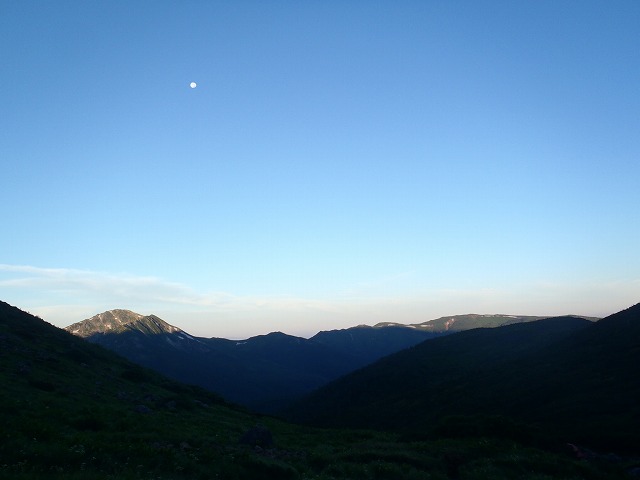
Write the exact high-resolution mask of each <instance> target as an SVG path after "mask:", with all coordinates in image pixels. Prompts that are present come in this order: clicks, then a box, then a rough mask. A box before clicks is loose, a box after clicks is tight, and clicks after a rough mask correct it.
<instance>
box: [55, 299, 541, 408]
mask: <svg viewBox="0 0 640 480" xmlns="http://www.w3.org/2000/svg"><path fill="white" fill-rule="evenodd" d="M539 318H540V317H532V316H515V315H474V314H469V315H454V316H449V317H442V318H439V319H435V320H431V321H428V322H423V323H419V324H413V325H400V324H395V323H383V324H378V325H375V326H373V327H371V326H366V325H361V326H358V327H352V328H347V329H341V330H330V331H322V332H319V333H318V334H316V335H314V336H313V337H311V338H310V339H304V338H300V337H294V336H290V335H286V334H284V333H280V332H272V333H270V334H267V335H259V336H256V337H251V338H248V339H246V340H241V341H232V340H227V339H224V338H202V337H194V336H192V335H189V334H188V333H186V332H184V331H183V330H181V329H180V328H178V327H175V326H173V325H170V324H168V323H167V322H165V321H164V320H162V319H160V318H158V317H157V316H155V315H148V316H145V315H141V314H139V313H135V312H132V311H129V310H110V311H108V312H104V313H100V314H98V315H95V316H93V317H91V318H89V319H86V320H83V321H81V322H78V323H75V324H73V325H70V326H68V327H67V328H66V330H67V331H69V332H71V333H73V334H75V335H78V336H81V337H83V338H85V339H86V340H88V341H90V342H92V343H97V344H99V345H102V346H104V347H106V348H108V349H110V350H112V351H114V352H116V353H118V354H120V355H122V356H124V357H126V358H128V359H129V360H132V361H134V362H136V363H138V364H140V365H143V366H145V367H148V368H151V369H154V370H156V371H158V372H160V373H162V374H164V375H167V376H169V377H171V378H173V379H176V380H178V381H181V382H186V383H189V384H193V385H199V386H201V387H204V388H206V389H208V390H211V391H214V392H216V393H219V394H220V395H222V396H223V397H224V398H225V399H227V400H229V401H231V402H234V403H238V404H241V405H244V406H246V407H248V408H250V409H251V410H254V411H260V412H269V413H275V412H278V411H280V410H282V409H283V408H284V407H286V406H287V405H288V404H290V403H291V402H292V401H294V400H295V399H297V398H299V397H301V396H303V395H305V394H308V393H310V392H311V391H313V390H314V389H316V388H319V387H321V386H322V385H325V384H327V383H329V382H330V381H332V380H335V379H337V378H339V377H340V376H342V375H345V374H347V373H350V372H353V371H354V370H357V369H359V368H361V367H364V366H366V365H368V364H370V363H372V362H374V361H376V360H378V359H380V358H382V357H384V356H386V355H389V354H392V353H395V352H398V351H400V350H403V349H405V348H408V347H411V346H414V345H417V344H418V343H421V342H422V341H425V340H428V339H432V338H436V337H440V336H443V335H448V334H451V333H456V332H460V331H463V330H468V329H473V328H478V327H496V326H499V325H506V324H513V323H523V322H531V321H534V320H538V319H539Z"/></svg>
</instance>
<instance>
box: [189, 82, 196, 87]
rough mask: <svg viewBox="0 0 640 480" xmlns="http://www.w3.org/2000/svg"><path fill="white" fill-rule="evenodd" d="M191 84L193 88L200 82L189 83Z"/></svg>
mask: <svg viewBox="0 0 640 480" xmlns="http://www.w3.org/2000/svg"><path fill="white" fill-rule="evenodd" d="M189 86H190V87H191V88H196V87H197V86H198V84H197V83H196V82H191V83H190V84H189Z"/></svg>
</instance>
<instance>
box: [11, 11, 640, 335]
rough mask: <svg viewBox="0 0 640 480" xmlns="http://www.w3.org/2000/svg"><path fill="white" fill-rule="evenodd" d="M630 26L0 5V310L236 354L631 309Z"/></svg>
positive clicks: (639, 296)
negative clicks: (460, 322) (394, 330)
mask: <svg viewBox="0 0 640 480" xmlns="http://www.w3.org/2000/svg"><path fill="white" fill-rule="evenodd" d="M638 25H640V3H638V2H637V1H631V0H629V1H616V2H589V1H562V0H553V1H536V2H512V1H451V2H449V1H447V2H444V1H416V2H409V1H397V2H373V1H345V2H342V1H341V2H317V1H297V2H293V1H275V2H258V1H255V2H249V1H246V2H243V1H240V2H213V1H184V2H169V1H154V2H143V1H113V2H104V1H102V2H98V1H72V0H69V1H65V2H41V1H38V2H30V1H20V2H13V1H4V2H1V3H0V57H1V58H2V68H0V112H2V114H1V115H0V158H1V159H2V160H1V163H0V168H1V172H2V189H1V190H0V213H1V214H2V219H3V225H4V227H3V231H4V235H2V236H1V238H0V299H2V300H4V301H7V302H9V303H12V304H14V305H17V306H19V307H21V308H23V309H26V310H28V311H30V312H32V313H37V314H39V315H41V316H42V317H43V318H45V319H46V320H48V321H50V322H52V323H54V324H56V325H59V326H65V325H68V324H70V323H73V322H76V321H79V320H82V319H84V318H87V317H89V316H91V315H94V314H96V313H99V312H101V311H104V310H107V309H111V308H129V309H132V310H135V311H138V312H139V313H143V314H149V313H155V314H157V315H160V316H161V317H162V318H164V319H165V320H167V321H168V322H169V323H172V324H174V325H178V326H180V327H181V328H183V329H184V330H186V331H188V332H190V333H193V334H198V335H203V336H224V337H230V338H242V337H246V336H250V335H255V334H260V333H266V332H269V331H273V330H281V331H285V332H287V333H291V334H297V335H305V336H307V335H311V334H313V333H315V332H317V331H318V330H321V329H328V328H341V327H348V326H352V325H356V324H361V323H366V324H373V323H376V322H378V321H398V322H401V323H413V322H421V321H425V320H429V319H432V318H436V317H439V316H443V315H452V314H461V313H472V312H473V313H511V314H532V315H554V314H565V313H576V314H584V315H596V316H602V315H607V314H610V313H613V312H615V311H617V310H620V309H622V308H626V307H628V306H630V305H632V304H635V303H637V302H638V301H640V222H638V220H639V216H640V214H639V213H638V207H639V206H640V188H638V179H639V178H640V113H639V112H640V54H639V53H638V52H640V29H638ZM190 82H197V84H198V86H197V88H195V89H192V88H190V87H189V83H190Z"/></svg>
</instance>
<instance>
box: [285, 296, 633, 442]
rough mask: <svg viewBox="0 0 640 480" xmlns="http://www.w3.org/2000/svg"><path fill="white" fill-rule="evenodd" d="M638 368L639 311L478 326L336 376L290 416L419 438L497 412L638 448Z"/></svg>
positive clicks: (575, 436) (571, 437)
mask: <svg viewBox="0 0 640 480" xmlns="http://www.w3.org/2000/svg"><path fill="white" fill-rule="evenodd" d="M639 362H640V305H636V306H635V307H632V308H630V309H628V310H625V311H623V312H620V313H618V314H615V315H612V316H610V317H607V318H605V319H602V320H600V321H598V322H595V323H594V322H591V321H588V320H585V319H581V318H576V317H559V318H550V319H543V320H539V321H536V322H529V323H520V324H514V325H507V326H503V327H499V328H493V329H475V330H469V331H464V332H460V333H458V334H456V335H449V336H446V337H442V338H436V339H433V340H431V341H429V342H424V343H422V344H420V345H417V346H415V347H412V348H410V349H407V350H404V351H401V352H399V353H396V354H394V355H391V356H388V357H385V358H383V359H381V360H379V361H378V362H376V363H374V364H372V365H370V366H367V367H365V368H363V369H361V370H359V371H356V372H353V373H351V374H349V375H347V376H345V377H343V378H341V379H338V380H336V381H334V382H332V383H331V384H329V385H327V386H325V387H323V388H320V389H319V390H318V391H316V392H314V393H313V394H311V395H310V396H308V397H307V398H305V399H304V400H302V401H301V402H299V403H297V404H296V405H295V406H294V407H293V408H292V409H291V410H290V411H289V418H290V419H295V420H297V421H304V422H308V423H312V424H314V425H322V426H349V427H370V428H384V429H392V430H393V429H394V430H402V431H404V432H413V434H416V433H417V432H423V433H424V432H438V431H440V432H442V429H443V428H445V427H446V428H449V427H447V425H449V426H450V423H449V424H448V423H447V422H451V421H453V420H451V419H452V418H456V416H461V417H463V418H467V420H465V421H462V423H464V422H470V423H473V422H475V421H476V420H469V419H470V418H475V417H477V416H478V415H484V416H495V415H499V416H505V417H508V418H511V419H515V420H517V421H522V422H526V423H527V424H530V425H538V426H539V427H540V428H543V429H546V430H548V431H554V432H555V433H557V434H558V435H561V436H563V438H566V439H567V441H574V442H579V441H583V442H586V443H589V444H592V445H599V446H602V447H608V448H611V447H616V448H620V449H631V450H633V449H635V450H637V451H640V432H638V431H637V430H638V429H637V427H638V425H639V424H638V419H640V377H638V375H637V365H638V364H640V363H639ZM456 421H460V420H456ZM459 428H462V427H459ZM464 428H470V427H469V426H468V425H467V426H466V427H464ZM474 428H475V427H474ZM439 429H440V430H439Z"/></svg>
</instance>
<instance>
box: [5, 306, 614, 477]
mask: <svg viewBox="0 0 640 480" xmlns="http://www.w3.org/2000/svg"><path fill="white" fill-rule="evenodd" d="M0 382H1V386H2V395H1V396H0V426H1V430H0V432H1V433H0V435H1V437H0V438H1V440H0V478H8V479H14V478H15V479H35V478H38V479H39V478H60V479H62V478H64V479H88V480H91V479H107V478H118V479H133V478H144V479H160V478H162V479H186V478H189V479H193V478H195V479H209V478H229V479H231V478H233V479H242V478H251V479H261V478H274V479H275V478H277V479H284V478H300V479H305V478H306V479H312V478H314V479H341V478H344V479H347V478H349V479H359V478H362V479H365V478H377V479H384V478H389V479H391V478H406V479H445V478H453V477H455V476H456V475H458V476H459V478H463V479H480V478H494V479H507V478H516V477H517V478H522V479H527V480H534V479H535V480H542V479H550V478H559V479H578V478H592V479H605V478H609V479H615V478H624V477H623V476H621V475H620V474H619V467H618V466H614V465H608V464H603V465H600V464H597V463H584V462H579V461H575V460H572V459H570V458H569V457H567V456H566V455H559V454H554V453H549V452H544V451H541V450H538V449H534V448H531V447H526V446H523V445H520V444H517V443H515V442H513V441H511V440H508V439H490V438H470V439H464V440H460V439H458V440H451V439H447V438H441V439H434V440H430V441H403V440H401V439H399V438H398V437H397V436H396V435H393V434H388V433H379V432H372V431H349V430H318V429H312V428H308V427H301V426H295V425H291V424H286V423H284V422H281V421H278V420H276V419H273V418H267V417H261V418H260V417H256V416H252V415H249V414H247V413H245V412H244V411H242V410H240V409H237V408H234V407H232V406H229V405H226V404H225V403H224V402H222V401H221V400H220V399H219V398H218V397H217V396H215V395H213V394H210V393H207V392H205V391H204V390H201V389H199V388H194V387H189V386H185V385H181V384H178V383H175V382H172V381H170V380H167V379H166V378H164V377H162V376H160V375H157V374H155V373H153V372H151V371H148V370H144V369H142V368H140V367H137V366H135V365H133V364H131V363H130V362H127V361H126V360H124V359H122V358H120V357H118V356H116V355H114V354H112V353H110V352H108V351H106V350H104V349H102V348H100V347H98V346H95V345H91V344H88V343H87V342H84V341H82V340H81V339H78V338H75V337H73V336H72V335H70V334H68V333H66V332H64V331H62V330H59V329H57V328H55V327H53V326H51V325H49V324H46V323H45V322H43V321H41V320H39V319H37V318H34V317H32V316H30V315H28V314H25V313H24V312H21V311H19V310H18V309H15V308H13V307H10V306H8V305H7V304H4V303H0ZM258 422H260V423H262V424H264V425H266V426H267V427H268V428H269V429H270V431H271V432H272V433H273V436H274V440H275V444H274V445H273V446H272V447H269V448H264V449H260V448H251V447H249V446H246V445H240V444H239V442H238V440H239V438H240V437H241V436H242V434H243V432H244V431H246V430H247V429H248V428H250V427H251V426H253V425H255V424H256V423H258Z"/></svg>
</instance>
